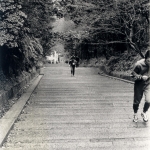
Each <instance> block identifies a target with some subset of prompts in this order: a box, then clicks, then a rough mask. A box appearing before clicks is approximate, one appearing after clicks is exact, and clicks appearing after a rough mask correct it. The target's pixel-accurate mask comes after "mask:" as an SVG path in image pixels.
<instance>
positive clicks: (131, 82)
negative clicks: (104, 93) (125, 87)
mask: <svg viewBox="0 0 150 150" xmlns="http://www.w3.org/2000/svg"><path fill="white" fill-rule="evenodd" d="M98 74H99V75H101V76H105V77H108V78H111V79H115V80H120V81H123V82H126V83H130V84H134V82H133V81H129V80H125V79H121V78H117V77H114V76H109V75H106V74H103V73H99V72H98Z"/></svg>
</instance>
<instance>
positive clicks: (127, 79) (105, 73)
mask: <svg viewBox="0 0 150 150" xmlns="http://www.w3.org/2000/svg"><path fill="white" fill-rule="evenodd" d="M98 74H99V75H102V76H106V77H109V78H112V79H115V80H120V81H123V82H127V83H131V84H134V79H133V78H132V77H131V76H130V75H125V74H121V73H120V74H119V73H114V72H108V71H107V70H106V68H105V66H100V67H99V71H98Z"/></svg>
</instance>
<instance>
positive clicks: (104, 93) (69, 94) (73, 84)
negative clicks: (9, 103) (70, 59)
mask: <svg viewBox="0 0 150 150" xmlns="http://www.w3.org/2000/svg"><path fill="white" fill-rule="evenodd" d="M43 72H44V76H43V78H42V80H41V82H40V83H39V85H38V87H37V89H36V90H35V91H34V94H33V95H32V96H31V98H30V100H29V103H28V106H27V107H26V108H25V109H24V111H23V113H22V114H21V115H20V117H19V118H18V121H17V122H16V123H15V125H14V128H13V130H12V131H11V132H10V134H9V136H8V138H7V140H6V142H5V143H4V145H3V149H4V150H19V149H23V150H43V149H44V150H100V149H102V150H103V149H105V150H120V149H121V150H148V149H150V143H149V141H150V123H149V122H148V123H144V122H143V120H142V118H141V117H140V112H141V111H142V105H143V101H142V104H141V106H140V110H139V122H138V123H133V122H132V117H133V111H132V100H133V84H129V83H125V82H122V81H119V80H114V79H109V78H107V77H104V76H100V75H98V72H97V70H96V69H94V68H80V67H79V68H77V69H76V75H75V77H71V75H70V68H69V67H63V66H59V65H51V66H47V67H46V68H45V70H43ZM148 115H150V113H149V112H148Z"/></svg>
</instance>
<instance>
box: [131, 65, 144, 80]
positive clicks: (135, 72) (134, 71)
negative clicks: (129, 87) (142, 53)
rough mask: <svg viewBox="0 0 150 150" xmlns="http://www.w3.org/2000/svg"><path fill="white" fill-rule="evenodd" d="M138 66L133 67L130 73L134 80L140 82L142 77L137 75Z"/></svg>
mask: <svg viewBox="0 0 150 150" xmlns="http://www.w3.org/2000/svg"><path fill="white" fill-rule="evenodd" d="M140 69H141V68H140V66H138V65H137V66H135V68H134V70H133V71H132V73H131V74H132V76H133V78H134V79H135V80H141V79H142V75H140V74H139V72H140Z"/></svg>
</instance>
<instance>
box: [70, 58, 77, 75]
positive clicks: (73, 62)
mask: <svg viewBox="0 0 150 150" xmlns="http://www.w3.org/2000/svg"><path fill="white" fill-rule="evenodd" d="M76 64H77V61H76V57H75V56H72V57H71V58H70V60H69V65H70V68H71V76H74V75H75V67H76Z"/></svg>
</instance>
